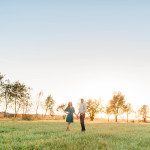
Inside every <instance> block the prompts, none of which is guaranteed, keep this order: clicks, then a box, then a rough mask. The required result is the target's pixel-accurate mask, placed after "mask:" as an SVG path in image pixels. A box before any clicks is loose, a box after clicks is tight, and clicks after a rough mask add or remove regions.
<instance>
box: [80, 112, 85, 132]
mask: <svg viewBox="0 0 150 150" xmlns="http://www.w3.org/2000/svg"><path fill="white" fill-rule="evenodd" d="M84 119H85V114H80V123H81V130H82V131H85V124H84Z"/></svg>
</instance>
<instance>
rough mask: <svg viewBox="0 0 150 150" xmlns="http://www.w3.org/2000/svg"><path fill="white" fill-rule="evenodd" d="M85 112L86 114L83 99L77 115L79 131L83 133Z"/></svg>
mask: <svg viewBox="0 0 150 150" xmlns="http://www.w3.org/2000/svg"><path fill="white" fill-rule="evenodd" d="M85 112H86V104H85V103H84V99H81V103H80V106H79V113H78V114H80V124H81V131H83V132H84V131H85V124H84V119H85Z"/></svg>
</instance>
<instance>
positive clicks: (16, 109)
mask: <svg viewBox="0 0 150 150" xmlns="http://www.w3.org/2000/svg"><path fill="white" fill-rule="evenodd" d="M16 116H17V102H16V100H15V114H14V117H15V118H16Z"/></svg>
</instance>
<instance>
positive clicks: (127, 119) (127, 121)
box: [127, 113, 128, 122]
mask: <svg viewBox="0 0 150 150" xmlns="http://www.w3.org/2000/svg"><path fill="white" fill-rule="evenodd" d="M127 122H128V113H127Z"/></svg>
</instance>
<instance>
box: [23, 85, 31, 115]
mask: <svg viewBox="0 0 150 150" xmlns="http://www.w3.org/2000/svg"><path fill="white" fill-rule="evenodd" d="M29 91H30V88H29ZM31 106H32V102H31V101H30V94H29V92H28V93H27V94H26V96H25V97H24V98H23V100H22V105H21V108H22V111H23V112H22V113H23V114H27V113H28V112H29V111H30V108H31Z"/></svg>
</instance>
